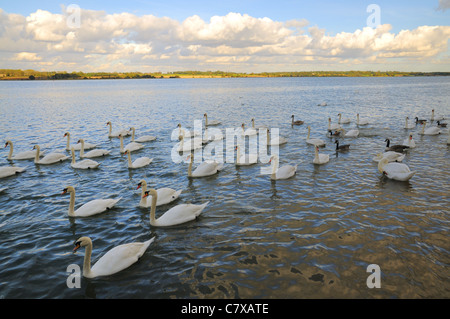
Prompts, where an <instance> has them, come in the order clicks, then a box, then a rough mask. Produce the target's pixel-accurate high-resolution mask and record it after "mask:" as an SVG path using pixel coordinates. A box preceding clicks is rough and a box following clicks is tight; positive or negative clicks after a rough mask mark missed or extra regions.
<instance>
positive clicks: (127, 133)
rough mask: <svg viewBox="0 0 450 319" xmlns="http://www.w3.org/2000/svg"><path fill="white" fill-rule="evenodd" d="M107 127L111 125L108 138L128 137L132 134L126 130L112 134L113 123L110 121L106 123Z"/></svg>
mask: <svg viewBox="0 0 450 319" xmlns="http://www.w3.org/2000/svg"><path fill="white" fill-rule="evenodd" d="M106 125H109V133H108V137H120V135H122V136H127V135H130V134H131V132H130V131H127V130H125V129H123V130H121V131H117V132H114V133H112V123H111V121H108V122H107V123H106Z"/></svg>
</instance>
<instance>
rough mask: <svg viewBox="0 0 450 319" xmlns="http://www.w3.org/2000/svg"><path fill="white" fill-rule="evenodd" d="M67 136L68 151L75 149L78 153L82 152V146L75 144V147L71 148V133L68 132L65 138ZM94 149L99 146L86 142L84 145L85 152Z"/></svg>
mask: <svg viewBox="0 0 450 319" xmlns="http://www.w3.org/2000/svg"><path fill="white" fill-rule="evenodd" d="M66 136H67V143H66V151H70V149H71V148H72V147H73V148H74V149H75V150H76V151H79V150H81V144H78V143H77V144H75V145H72V146H70V133H69V132H66V133H65V134H64V137H66ZM94 147H97V145H95V144H92V143H88V142H85V143H84V149H85V150H88V149H91V148H94Z"/></svg>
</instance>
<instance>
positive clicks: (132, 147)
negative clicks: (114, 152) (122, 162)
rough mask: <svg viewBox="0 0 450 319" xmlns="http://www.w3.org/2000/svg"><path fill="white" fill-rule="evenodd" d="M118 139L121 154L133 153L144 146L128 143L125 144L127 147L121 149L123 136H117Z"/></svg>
mask: <svg viewBox="0 0 450 319" xmlns="http://www.w3.org/2000/svg"><path fill="white" fill-rule="evenodd" d="M119 138H120V153H122V154H123V153H125V151H128V152H134V151H137V150H140V149H143V148H144V144H141V143H137V142H130V143H128V144H127V146H125V147H123V135H122V134H119Z"/></svg>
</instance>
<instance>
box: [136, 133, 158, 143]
mask: <svg viewBox="0 0 450 319" xmlns="http://www.w3.org/2000/svg"><path fill="white" fill-rule="evenodd" d="M154 140H156V136H151V135H144V136H141V137H139V138H137V139H135V140H134V141H135V142H138V143H143V142H151V141H154Z"/></svg>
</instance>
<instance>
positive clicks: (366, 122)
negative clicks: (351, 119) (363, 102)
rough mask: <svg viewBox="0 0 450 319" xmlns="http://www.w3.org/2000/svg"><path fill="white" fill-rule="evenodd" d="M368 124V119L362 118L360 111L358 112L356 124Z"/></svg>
mask: <svg viewBox="0 0 450 319" xmlns="http://www.w3.org/2000/svg"><path fill="white" fill-rule="evenodd" d="M367 124H369V121H368V120H360V119H359V113H358V114H356V125H367Z"/></svg>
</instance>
